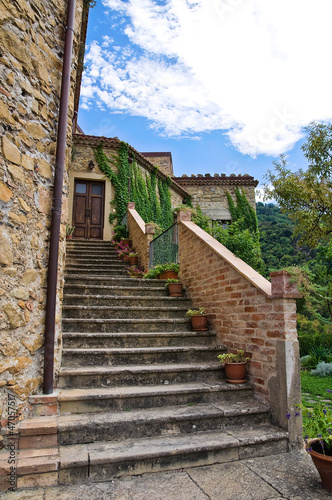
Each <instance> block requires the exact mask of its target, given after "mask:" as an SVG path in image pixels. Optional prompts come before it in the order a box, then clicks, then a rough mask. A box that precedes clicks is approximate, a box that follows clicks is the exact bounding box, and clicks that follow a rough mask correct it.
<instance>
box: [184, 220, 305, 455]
mask: <svg viewBox="0 0 332 500" xmlns="http://www.w3.org/2000/svg"><path fill="white" fill-rule="evenodd" d="M190 218H191V214H190V212H182V211H181V212H179V214H178V223H179V260H180V276H181V281H182V282H183V284H184V286H185V287H186V290H187V294H188V295H189V296H190V298H191V299H192V301H193V303H194V306H195V307H197V308H198V307H204V309H205V310H206V312H207V313H208V314H209V320H210V324H211V326H212V327H213V328H214V329H215V330H216V332H217V335H218V340H219V341H220V343H222V344H224V345H226V346H227V347H228V348H229V350H230V351H235V350H237V349H243V350H244V351H245V352H246V353H247V355H248V356H249V357H250V358H251V361H250V363H249V376H250V380H251V382H252V383H253V384H254V386H255V392H256V394H257V396H258V397H260V399H264V400H265V401H267V402H268V403H269V404H270V406H271V411H272V416H273V419H274V421H275V423H276V424H278V425H280V426H281V427H283V428H285V429H288V431H289V433H290V443H291V446H294V447H297V446H298V445H299V444H300V442H302V439H301V422H300V420H299V419H290V420H289V421H288V420H287V417H286V414H287V412H288V410H289V409H290V408H292V407H294V405H296V404H299V403H300V402H301V391H300V365H299V346H298V340H297V330H296V300H295V299H296V298H297V297H299V296H300V294H299V293H298V292H297V290H296V287H295V285H293V284H291V283H290V282H289V276H288V274H287V273H286V272H285V271H279V272H276V273H271V283H270V282H269V281H267V280H266V279H265V278H263V276H261V275H260V274H259V273H257V272H256V271H255V270H254V269H252V268H251V267H250V266H249V265H247V264H246V263H245V262H243V261H242V260H241V259H239V258H237V257H235V255H234V254H233V253H232V252H230V251H229V250H228V249H227V248H226V247H225V246H223V245H222V244H221V243H219V242H218V241H217V240H215V239H214V238H213V237H212V236H210V235H209V234H208V233H206V232H205V231H203V230H202V229H201V228H199V227H198V226H197V225H196V224H194V223H193V222H191V220H190Z"/></svg>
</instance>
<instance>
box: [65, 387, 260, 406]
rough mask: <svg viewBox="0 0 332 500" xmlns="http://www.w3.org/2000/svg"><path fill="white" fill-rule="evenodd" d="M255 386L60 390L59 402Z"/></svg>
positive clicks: (214, 390) (230, 389) (241, 388)
mask: <svg viewBox="0 0 332 500" xmlns="http://www.w3.org/2000/svg"><path fill="white" fill-rule="evenodd" d="M253 388H254V386H253V384H251V383H250V382H246V383H244V384H237V385H233V384H227V383H226V382H225V383H224V384H221V383H220V382H219V383H218V384H213V385H212V384H204V383H201V384H190V383H186V384H182V385H181V384H169V385H153V386H129V387H127V386H125V387H118V388H108V387H107V388H104V387H102V388H98V389H96V388H81V389H60V390H59V398H58V400H59V402H60V403H61V402H69V401H88V400H101V399H115V398H124V397H126V398H137V397H140V398H141V397H150V396H163V395H170V394H173V395H179V394H191V393H194V394H197V393H204V392H210V393H211V392H220V393H222V392H229V391H232V392H236V391H239V392H241V391H243V389H253Z"/></svg>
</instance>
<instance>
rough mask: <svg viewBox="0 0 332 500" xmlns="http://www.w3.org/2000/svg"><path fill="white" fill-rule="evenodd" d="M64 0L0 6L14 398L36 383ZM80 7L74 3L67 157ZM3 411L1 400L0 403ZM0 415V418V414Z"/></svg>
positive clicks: (3, 360)
mask: <svg viewBox="0 0 332 500" xmlns="http://www.w3.org/2000/svg"><path fill="white" fill-rule="evenodd" d="M66 6H67V2H66V1H65V0H58V1H56V2H55V1H53V0H45V1H43V2H41V1H39V0H21V1H20V2H16V1H14V2H8V1H4V0H0V67H1V70H0V136H1V144H0V148H1V149H0V273H1V276H2V279H1V288H0V372H1V373H0V383H1V385H2V386H4V385H7V387H10V388H11V390H12V391H14V393H15V394H16V395H17V396H18V397H19V398H20V405H19V409H20V410H22V411H23V412H26V411H27V404H26V398H27V396H28V395H30V394H32V393H35V392H38V391H40V388H41V383H42V367H43V349H42V347H43V344H44V321H45V299H46V276H47V263H48V240H49V226H50V210H51V203H52V185H53V176H54V166H55V150H56V134H57V121H58V111H59V98H60V85H61V72H62V60H63V51H64V35H65V21H66ZM82 14H83V0H76V17H75V35H74V57H73V64H72V68H73V70H72V87H71V93H70V102H69V117H70V119H69V121H68V149H67V160H68V158H69V156H70V148H71V144H70V141H71V124H72V117H73V114H74V91H75V78H76V70H77V65H78V60H77V54H78V50H79V44H80V39H79V37H80V33H81V22H82ZM67 193H68V175H67V174H66V175H65V185H64V201H63V213H62V222H63V225H62V228H61V244H60V261H59V282H58V291H59V293H58V303H57V317H56V366H57V367H58V366H59V362H60V354H61V353H60V348H61V338H60V300H61V282H62V280H63V263H64V252H65V245H64V241H65V240H64V238H65V223H66V221H67ZM1 403H2V408H1V410H3V405H4V395H3V397H2V401H1ZM0 413H2V411H0Z"/></svg>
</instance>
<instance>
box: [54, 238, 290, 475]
mask: <svg viewBox="0 0 332 500" xmlns="http://www.w3.org/2000/svg"><path fill="white" fill-rule="evenodd" d="M164 284H165V282H164V281H162V280H142V279H137V278H130V277H128V275H127V272H126V264H125V263H123V262H120V261H118V260H117V257H116V253H115V250H114V249H113V247H112V246H111V244H110V243H108V242H90V241H72V242H68V244H67V261H66V279H65V290H64V303H63V321H62V324H63V358H62V368H61V371H60V374H59V379H58V388H59V405H60V415H59V417H58V444H59V445H60V468H59V480H60V482H61V483H64V484H66V483H72V482H74V481H82V480H90V481H105V480H109V479H110V478H112V477H117V476H121V475H124V474H140V473H143V472H148V471H158V470H169V469H176V468H182V467H185V466H188V465H192V466H193V465H202V464H204V465H206V464H211V463H216V462H225V461H232V460H239V459H242V458H248V457H254V456H262V455H266V454H271V453H281V452H284V451H287V446H288V444H287V434H286V433H285V432H284V431H282V430H281V429H279V428H277V427H274V426H272V425H271V424H270V420H269V409H268V408H267V407H266V405H264V404H262V403H260V402H258V401H256V400H255V399H254V397H253V389H252V387H251V386H250V384H241V385H229V384H227V383H226V382H225V377H224V373H223V370H222V367H221V365H220V364H219V363H218V362H217V361H216V356H217V354H218V353H220V352H222V351H223V348H222V346H218V345H216V338H215V334H214V332H212V331H209V332H194V331H191V328H190V322H189V319H188V318H187V317H186V315H185V312H186V310H187V309H188V308H189V307H191V303H190V301H189V300H188V299H186V298H172V297H169V296H168V295H167V290H166V288H165V286H164Z"/></svg>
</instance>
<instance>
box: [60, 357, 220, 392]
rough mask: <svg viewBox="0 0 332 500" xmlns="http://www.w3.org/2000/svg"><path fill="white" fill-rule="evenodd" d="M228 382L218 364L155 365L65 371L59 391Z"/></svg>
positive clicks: (100, 367) (63, 369)
mask: <svg viewBox="0 0 332 500" xmlns="http://www.w3.org/2000/svg"><path fill="white" fill-rule="evenodd" d="M224 379H225V376H224V369H223V367H222V366H221V365H220V363H218V362H210V363H203V362H199V363H177V364H170V363H168V364H166V363H164V364H159V365H157V364H154V365H131V366H128V365H125V366H92V367H91V368H89V367H84V368H82V367H80V366H79V367H68V368H66V367H63V368H61V370H60V373H59V379H58V384H57V385H58V387H59V388H61V389H63V388H74V387H77V388H83V387H117V386H119V387H121V386H130V385H131V386H132V385H153V384H157V385H158V384H164V385H168V384H184V383H187V382H207V383H212V382H213V383H217V382H220V381H222V380H224Z"/></svg>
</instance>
